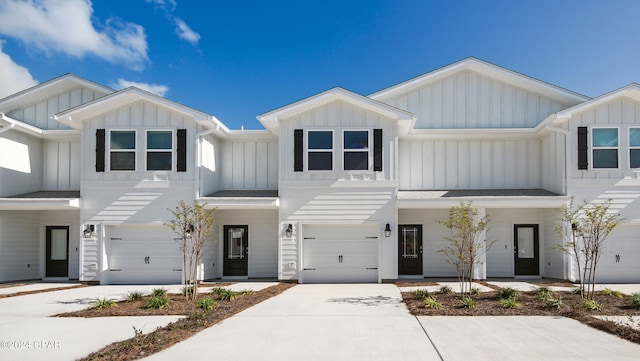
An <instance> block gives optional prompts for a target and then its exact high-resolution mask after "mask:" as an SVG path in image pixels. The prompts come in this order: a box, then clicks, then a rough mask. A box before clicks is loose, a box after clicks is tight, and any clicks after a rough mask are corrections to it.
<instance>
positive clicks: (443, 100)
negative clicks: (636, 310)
mask: <svg viewBox="0 0 640 361" xmlns="http://www.w3.org/2000/svg"><path fill="white" fill-rule="evenodd" d="M639 114H640V86H638V85H636V84H632V85H629V86H627V87H625V88H622V89H619V90H615V91H613V92H611V93H607V94H604V95H602V96H600V97H597V98H593V99H591V98H588V97H585V96H582V95H580V94H577V93H574V92H571V91H568V90H566V89H562V88H559V87H556V86H553V85H550V84H548V83H545V82H542V81H539V80H536V79H533V78H530V77H527V76H524V75H522V74H518V73H515V72H512V71H510V70H507V69H504V68H500V67H498V66H495V65H492V64H489V63H486V62H483V61H481V60H478V59H475V58H468V59H464V60H462V61H460V62H457V63H454V64H451V65H449V66H446V67H444V68H441V69H438V70H435V71H432V72H430V73H427V74H425V75H423V76H420V77H417V78H415V79H411V80H409V81H406V82H404V83H400V84H398V85H396V86H393V87H390V88H387V89H384V90H382V91H380V92H377V93H374V94H371V95H369V96H363V95H359V94H356V93H352V92H350V91H347V90H345V89H342V88H334V89H330V90H327V91H325V92H323V93H320V94H317V95H315V96H312V97H310V98H307V99H303V100H301V101H298V102H296V103H293V104H290V105H287V106H284V107H282V108H279V109H276V110H273V111H271V112H268V113H265V114H262V115H260V116H258V119H259V120H260V121H261V123H262V124H263V125H264V127H265V130H256V131H234V130H229V129H228V128H227V127H226V126H225V125H224V124H223V123H222V122H220V121H219V120H218V119H216V118H215V117H213V116H211V115H208V114H205V113H202V112H200V111H197V110H194V109H192V108H189V107H188V106H185V105H182V104H178V103H175V102H172V101H170V100H167V99H165V98H162V97H159V96H156V95H153V94H150V93H147V92H145V91H143V90H140V89H136V88H128V89H124V90H121V91H114V90H112V89H109V88H107V87H104V86H101V85H99V84H95V83H92V82H90V81H87V80H85V79H82V78H78V77H75V76H73V75H65V76H62V77H60V78H57V79H54V80H51V81H49V82H46V83H43V84H40V85H38V86H36V87H34V88H31V89H27V90H25V91H23V92H20V93H17V94H15V95H12V96H10V97H7V98H5V99H2V100H0V282H4V281H12V280H24V279H39V278H47V279H56V278H62V279H78V280H80V281H83V282H96V283H103V284H109V283H114V284H118V283H120V284H122V283H125V284H126V283H175V282H180V281H181V277H182V255H181V253H180V251H179V249H178V245H177V243H176V241H175V239H174V238H175V235H174V234H172V233H171V231H170V230H169V229H168V228H167V227H166V226H164V225H163V224H164V223H165V222H167V221H168V220H169V218H170V214H169V212H168V211H167V208H172V207H174V206H175V205H176V204H177V203H178V202H179V201H180V200H185V201H186V202H187V203H190V202H191V201H194V200H195V201H198V202H201V203H206V204H207V207H209V208H211V209H214V217H215V218H216V226H215V227H216V228H215V237H214V241H213V242H211V243H210V244H209V245H208V248H207V251H206V254H205V257H204V260H203V261H202V264H201V266H200V274H199V277H200V278H201V279H217V278H222V279H245V278H272V279H275V278H277V279H279V280H285V281H294V282H301V283H311V282H384V281H389V280H396V279H399V278H426V277H452V276H455V269H454V267H453V266H452V265H451V264H450V263H449V262H447V259H446V257H445V256H444V255H443V254H442V253H441V252H439V251H440V250H441V249H443V248H444V247H445V246H446V241H445V240H444V236H446V235H447V232H448V230H447V229H446V228H445V227H444V226H443V225H442V224H441V223H440V222H441V221H443V220H445V219H446V218H447V215H448V209H449V208H450V207H451V206H455V205H459V204H460V202H467V201H470V202H472V205H473V206H474V207H475V208H476V209H477V211H478V213H479V214H480V215H481V216H482V215H486V216H488V217H489V219H490V223H489V226H490V229H489V230H488V231H487V232H486V235H485V236H486V239H487V240H490V241H495V242H494V243H493V246H492V247H491V248H490V249H489V250H488V251H487V253H486V255H484V256H483V258H482V260H481V262H480V263H479V264H478V267H476V274H475V275H474V276H475V277H476V278H479V279H483V278H487V277H524V278H536V277H550V278H560V279H569V280H575V279H576V272H575V265H574V264H573V263H572V261H571V259H570V258H568V257H567V256H565V255H564V254H563V253H562V252H560V251H559V250H558V248H557V245H559V244H562V243H563V242H566V241H568V238H567V237H570V234H569V233H570V232H566V233H567V234H566V235H563V234H558V232H557V231H556V229H557V225H558V224H559V220H558V218H559V213H560V210H561V209H562V207H564V206H565V205H566V204H567V203H568V202H569V201H570V200H571V198H572V197H573V198H574V199H575V200H576V201H578V202H582V201H583V200H585V201H587V202H600V201H603V200H607V199H612V201H613V208H614V209H615V210H617V211H619V212H620V213H621V215H622V216H623V217H624V218H625V222H624V223H623V224H622V225H621V226H619V227H618V228H616V230H615V231H614V232H613V233H612V234H611V235H610V237H609V239H608V240H607V243H606V248H605V251H604V254H603V256H602V259H601V263H600V267H599V271H598V275H599V278H598V280H599V281H601V282H627V281H633V282H640V239H638V236H637V235H638V234H640V207H639V204H638V202H640V201H638V196H640V115H639Z"/></svg>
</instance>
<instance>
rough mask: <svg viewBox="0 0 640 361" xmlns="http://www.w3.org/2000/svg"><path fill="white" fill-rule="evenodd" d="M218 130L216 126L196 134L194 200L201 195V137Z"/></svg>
mask: <svg viewBox="0 0 640 361" xmlns="http://www.w3.org/2000/svg"><path fill="white" fill-rule="evenodd" d="M219 130H220V124H218V125H217V126H216V127H215V128H213V129H209V130H203V131H202V132H200V133H197V134H196V162H195V163H196V166H195V179H196V187H195V197H194V199H198V198H200V194H201V183H202V182H201V179H200V165H201V163H202V143H201V142H202V137H204V136H207V135H209V134H213V133H215V132H217V131H219Z"/></svg>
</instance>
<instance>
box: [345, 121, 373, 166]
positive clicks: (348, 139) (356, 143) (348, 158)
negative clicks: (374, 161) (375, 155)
mask: <svg viewBox="0 0 640 361" xmlns="http://www.w3.org/2000/svg"><path fill="white" fill-rule="evenodd" d="M343 151H344V157H343V168H344V170H369V131H367V130H345V131H344V149H343Z"/></svg>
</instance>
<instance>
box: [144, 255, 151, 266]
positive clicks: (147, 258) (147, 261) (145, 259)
mask: <svg viewBox="0 0 640 361" xmlns="http://www.w3.org/2000/svg"><path fill="white" fill-rule="evenodd" d="M150 261H151V258H149V256H146V257H145V258H144V264H149V262H150Z"/></svg>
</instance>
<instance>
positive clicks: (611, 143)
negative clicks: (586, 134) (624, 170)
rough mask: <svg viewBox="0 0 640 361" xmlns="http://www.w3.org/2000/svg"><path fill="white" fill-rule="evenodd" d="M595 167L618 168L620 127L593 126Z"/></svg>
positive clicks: (593, 158) (592, 143) (593, 160)
mask: <svg viewBox="0 0 640 361" xmlns="http://www.w3.org/2000/svg"><path fill="white" fill-rule="evenodd" d="M592 134H593V137H592V142H591V145H592V149H593V153H592V154H593V157H592V162H593V168H618V147H619V142H618V128H592Z"/></svg>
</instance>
